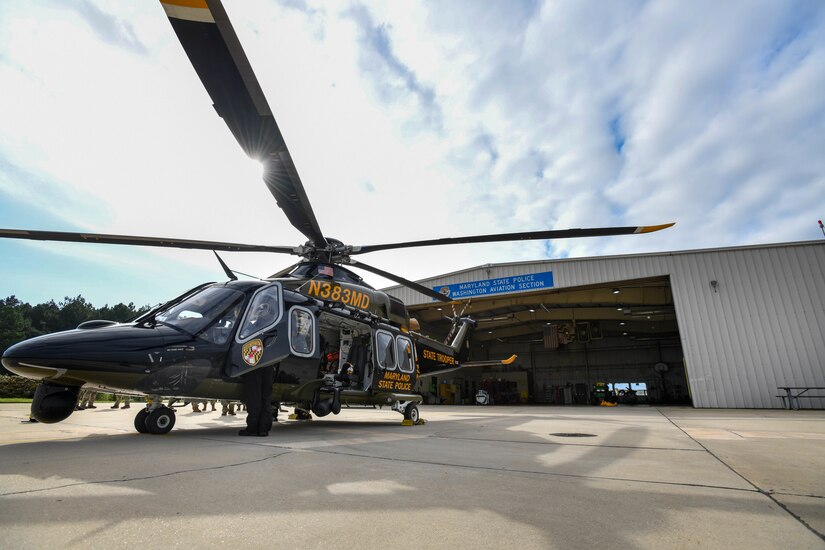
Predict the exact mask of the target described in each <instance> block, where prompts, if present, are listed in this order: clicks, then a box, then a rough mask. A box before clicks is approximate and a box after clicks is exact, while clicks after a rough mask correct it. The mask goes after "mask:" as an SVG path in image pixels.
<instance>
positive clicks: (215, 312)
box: [155, 287, 244, 344]
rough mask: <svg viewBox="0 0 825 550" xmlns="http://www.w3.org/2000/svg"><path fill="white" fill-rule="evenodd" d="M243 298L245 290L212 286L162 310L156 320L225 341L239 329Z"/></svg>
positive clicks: (217, 342)
mask: <svg viewBox="0 0 825 550" xmlns="http://www.w3.org/2000/svg"><path fill="white" fill-rule="evenodd" d="M243 300H244V295H243V293H242V292H238V291H237V290H232V289H230V288H225V287H208V288H204V289H203V290H200V291H199V292H196V293H195V294H193V295H192V296H190V297H188V298H186V299H185V300H183V301H182V302H180V303H178V304H175V305H174V306H172V307H170V308H167V309H164V310H160V311H158V312H157V314H156V315H155V320H156V321H158V322H159V323H161V324H164V325H169V326H172V327H175V328H177V329H180V330H182V331H183V332H186V333H187V334H190V335H192V336H199V337H202V338H204V339H206V340H207V341H210V342H213V343H216V344H223V343H225V342H226V341H227V340H228V339H229V336H230V334H231V333H232V331H233V330H234V328H235V323H236V322H237V320H238V314H239V313H240V310H241V306H242V305H243Z"/></svg>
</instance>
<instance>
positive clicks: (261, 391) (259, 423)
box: [238, 294, 277, 437]
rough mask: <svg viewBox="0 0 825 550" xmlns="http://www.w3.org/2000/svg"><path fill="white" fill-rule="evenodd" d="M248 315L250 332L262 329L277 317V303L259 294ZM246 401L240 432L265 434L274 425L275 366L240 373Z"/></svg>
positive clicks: (254, 434) (239, 433) (244, 433)
mask: <svg viewBox="0 0 825 550" xmlns="http://www.w3.org/2000/svg"><path fill="white" fill-rule="evenodd" d="M256 300H259V303H257V304H254V303H253V307H252V313H251V315H250V317H249V323H250V325H251V326H250V328H251V329H252V330H251V332H256V331H257V330H263V329H264V328H266V327H267V326H269V325H270V324H272V323H273V322H274V321H275V318H276V315H277V304H276V303H274V302H273V301H272V300H271V299H269V298H268V297H267V296H266V294H261V295H260V296H258V297H256ZM241 382H242V383H243V394H244V401H245V402H246V410H247V413H246V428H245V429H243V430H241V431H239V432H238V435H241V436H257V437H266V436H268V435H269V430H270V429H271V428H272V421H273V417H272V384H274V383H275V371H274V370H273V368H272V366H267V367H259V368H256V369H253V370H251V371H249V372H246V373H244V374H242V375H241Z"/></svg>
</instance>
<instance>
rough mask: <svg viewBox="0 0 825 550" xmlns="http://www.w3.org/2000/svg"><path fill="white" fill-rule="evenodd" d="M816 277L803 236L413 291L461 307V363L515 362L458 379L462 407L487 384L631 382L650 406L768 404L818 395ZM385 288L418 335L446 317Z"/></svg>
mask: <svg viewBox="0 0 825 550" xmlns="http://www.w3.org/2000/svg"><path fill="white" fill-rule="evenodd" d="M824 273H825V241H806V242H797V243H783V244H774V245H760V246H747V247H734V248H718V249H705V250H691V251H680V252H668V253H655V254H639V255H625V256H608V257H597V258H581V259H566V260H547V261H536V262H526V263H508V264H489V265H483V266H479V267H475V268H472V269H467V270H463V271H458V272H455V273H449V274H445V275H440V276H437V277H432V278H429V279H424V280H421V281H418V282H419V283H420V284H423V285H425V286H428V287H431V288H433V289H436V290H438V291H440V292H443V293H447V294H449V295H450V296H452V297H454V298H456V299H470V304H469V306H467V313H469V314H470V315H471V316H473V318H475V319H477V320H478V321H479V326H478V328H477V330H476V333H475V335H474V338H473V347H472V349H471V360H475V359H482V360H486V359H498V358H504V357H507V356H509V355H510V354H512V353H517V354H518V355H519V357H518V360H517V361H516V363H514V366H515V368H501V367H497V368H496V372H492V373H491V372H487V373H478V372H470V371H472V370H473V369H462V370H461V371H458V372H459V373H461V374H458V375H457V376H459V377H461V378H459V379H458V383H457V384H456V380H455V379H453V380H452V382H453V383H452V384H451V385H450V388H447V389H448V390H450V391H453V392H458V393H459V394H460V396H461V399H462V400H463V401H464V402H469V400H468V399H469V398H471V397H472V393H474V392H475V389H476V388H477V387H479V384H481V383H483V377H484V376H487V377H488V382H486V383H489V378H493V379H494V380H495V383H497V384H500V385H501V388H506V391H507V392H509V394H510V395H509V397H508V398H509V399H511V400H517V401H519V402H535V403H579V402H583V401H585V402H586V401H587V400H589V399H590V398H591V391H592V385H593V384H594V383H595V382H597V381H605V382H611V383H621V382H627V383H634V382H636V383H640V382H643V383H645V385H646V387H647V391H648V394H649V395H648V398H649V399H650V400H651V402H677V403H678V402H690V403H692V404H693V406H695V407H723V408H780V407H782V401H781V400H780V399H779V397H777V395H778V392H777V388H778V387H780V386H825V280H823V274H824ZM384 290H385V291H386V292H387V293H389V294H392V295H394V296H396V297H398V298H400V299H401V300H403V301H404V302H405V303H406V304H407V306H408V308H409V309H410V314H411V316H413V317H416V318H418V319H419V321H420V322H421V324H422V329H423V331H424V332H430V331H432V332H433V333H437V332H438V331H439V330H442V329H444V321H443V316H444V315H449V314H451V313H452V312H450V311H442V310H439V308H441V307H442V305H441V304H438V303H436V302H434V301H433V300H431V299H430V298H428V297H426V296H424V295H422V294H420V293H418V292H415V291H414V290H411V289H408V288H406V287H400V286H396V287H390V288H388V289H384ZM447 307H449V306H447ZM551 328H552V330H551ZM433 382H435V383H437V384H441V383H443V382H445V380H440V381H430V382H429V383H430V384H432V383H433ZM501 388H499V389H501ZM423 390H424V391H425V393H426V392H430V393H432V392H435V393H436V394H438V390H439V388H434V387H428V388H423ZM583 390H584V391H583ZM468 394H469V395H468ZM801 406H802V407H806V408H825V399H806V400H803V402H802V403H801Z"/></svg>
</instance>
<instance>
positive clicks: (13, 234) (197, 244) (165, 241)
mask: <svg viewBox="0 0 825 550" xmlns="http://www.w3.org/2000/svg"><path fill="white" fill-rule="evenodd" d="M0 238H6V239H24V240H30V241H63V242H69V243H101V244H131V245H138V246H157V247H161V248H195V249H199V250H223V251H226V252H276V253H279V254H295V253H296V252H295V250H294V249H293V248H292V247H290V246H265V245H256V244H239V243H224V242H217V241H191V240H187V239H169V238H165V237H139V236H136V235H105V234H102V233H70V232H64V231H28V230H25V229H0Z"/></svg>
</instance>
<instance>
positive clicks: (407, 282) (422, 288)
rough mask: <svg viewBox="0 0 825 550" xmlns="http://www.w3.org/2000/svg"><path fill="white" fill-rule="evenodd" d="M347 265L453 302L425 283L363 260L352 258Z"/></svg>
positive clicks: (426, 294) (432, 296)
mask: <svg viewBox="0 0 825 550" xmlns="http://www.w3.org/2000/svg"><path fill="white" fill-rule="evenodd" d="M347 265H351V266H352V267H360V268H361V269H363V270H365V271H370V272H372V273H375V274H376V275H381V276H382V277H385V278H387V279H389V280H391V281H395V282H396V283H399V284H402V285H404V286H406V287H409V288H411V289H413V290H415V291H417V292H420V293H421V294H424V295H425V296H429V297H430V298H435V299H436V300H439V301H441V302H452V300H451V299H449V298H447V297H446V296H444V295H443V294H439V293H438V292H436V291H435V290H433V289H431V288H427V287H426V286H423V285H420V284H418V283H416V282H413V281H410V280H409V279H405V278H404V277H399V276H398V275H393V274H392V273H389V272H387V271H384V270H383V269H378V268H377V267H372V266H371V265H367V264H365V263H363V262H358V261H355V260H353V259H350V260H349V262H347Z"/></svg>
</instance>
